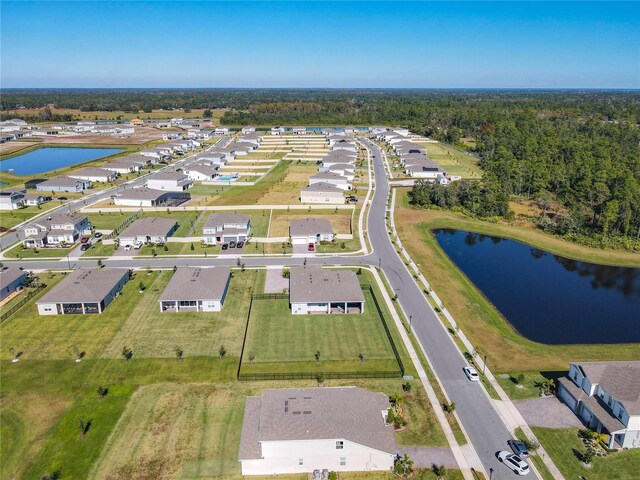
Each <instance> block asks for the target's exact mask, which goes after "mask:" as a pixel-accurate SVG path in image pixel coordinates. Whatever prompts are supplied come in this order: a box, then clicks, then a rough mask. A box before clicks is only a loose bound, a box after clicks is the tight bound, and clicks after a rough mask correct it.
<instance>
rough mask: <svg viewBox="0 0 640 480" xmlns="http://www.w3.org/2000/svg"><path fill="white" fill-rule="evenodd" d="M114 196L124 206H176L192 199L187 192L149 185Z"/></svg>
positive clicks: (115, 201)
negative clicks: (156, 188) (154, 187)
mask: <svg viewBox="0 0 640 480" xmlns="http://www.w3.org/2000/svg"><path fill="white" fill-rule="evenodd" d="M112 198H113V203H114V204H115V205H120V206H123V207H175V206H178V205H180V204H182V203H184V202H186V201H188V200H190V199H191V195H190V194H189V193H187V192H168V191H163V190H154V189H152V188H147V187H138V188H127V189H125V190H124V191H123V192H121V193H119V194H117V195H116V196H115V197H112Z"/></svg>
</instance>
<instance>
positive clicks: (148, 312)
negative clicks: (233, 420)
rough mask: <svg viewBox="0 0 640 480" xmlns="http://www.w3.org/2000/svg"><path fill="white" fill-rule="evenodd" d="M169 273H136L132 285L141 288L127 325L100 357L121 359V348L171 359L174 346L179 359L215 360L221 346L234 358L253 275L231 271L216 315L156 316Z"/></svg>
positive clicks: (176, 314)
mask: <svg viewBox="0 0 640 480" xmlns="http://www.w3.org/2000/svg"><path fill="white" fill-rule="evenodd" d="M172 275H173V272H171V271H165V272H161V273H157V272H153V273H152V274H151V275H149V276H147V275H146V274H144V273H142V274H138V277H139V278H136V279H135V280H134V282H135V283H136V285H138V284H139V283H140V282H142V283H143V284H145V286H146V291H145V293H144V294H138V296H139V299H138V302H137V304H136V305H135V307H134V308H133V310H132V311H131V313H130V315H129V316H128V318H127V321H126V322H125V323H124V325H122V328H121V329H120V331H118V333H117V334H116V335H115V336H114V337H113V340H112V341H111V342H110V343H109V345H108V346H107V347H106V349H105V350H104V352H103V353H102V357H104V358H120V356H121V352H122V347H124V346H125V345H126V346H128V347H129V348H131V349H132V350H133V351H134V355H135V356H136V357H139V358H143V357H175V347H176V346H177V347H180V348H181V349H183V350H184V356H185V357H187V356H211V357H215V356H218V350H219V348H220V346H221V345H224V346H225V348H226V349H227V352H228V353H227V355H229V356H231V357H239V356H240V349H241V347H242V337H243V333H244V330H243V329H244V324H245V321H246V318H247V313H248V309H249V297H250V295H251V291H252V288H253V285H254V283H255V280H256V272H255V271H250V270H247V271H244V272H240V271H234V276H233V278H232V279H231V283H230V285H229V291H228V293H227V297H226V301H225V304H224V306H223V308H222V311H221V312H188V313H184V312H178V313H161V312H160V308H159V305H158V298H159V297H160V294H161V293H162V291H163V290H164V288H165V287H166V285H167V283H169V280H170V279H171V276H172Z"/></svg>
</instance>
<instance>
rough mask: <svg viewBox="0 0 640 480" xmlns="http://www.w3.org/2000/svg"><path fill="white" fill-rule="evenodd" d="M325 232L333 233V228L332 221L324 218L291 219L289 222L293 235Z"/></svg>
mask: <svg viewBox="0 0 640 480" xmlns="http://www.w3.org/2000/svg"><path fill="white" fill-rule="evenodd" d="M325 233H328V234H329V235H332V234H333V228H332V227H331V222H330V221H329V220H326V219H324V218H301V219H297V220H291V223H290V224H289V235H291V236H292V237H298V236H306V235H318V234H325Z"/></svg>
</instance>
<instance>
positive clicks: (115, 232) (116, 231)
mask: <svg viewBox="0 0 640 480" xmlns="http://www.w3.org/2000/svg"><path fill="white" fill-rule="evenodd" d="M141 213H142V209H140V210H138V211H137V212H134V213H133V214H131V215H129V216H128V217H127V219H126V220H125V221H124V222H122V223H121V224H120V225H118V226H117V227H116V228H114V229H113V231H112V232H111V233H109V234H108V235H105V236H104V237H103V240H111V239H112V238H113V237H116V236H117V235H118V234H119V233H120V232H121V231H122V230H124V228H125V227H127V226H128V225H129V224H130V223H131V222H133V221H134V220H135V219H136V218H138V217H139V216H140V214H141Z"/></svg>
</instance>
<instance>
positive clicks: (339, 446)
mask: <svg viewBox="0 0 640 480" xmlns="http://www.w3.org/2000/svg"><path fill="white" fill-rule="evenodd" d="M343 448H344V442H343V441H342V440H338V441H337V442H336V450H342V449H343Z"/></svg>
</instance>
